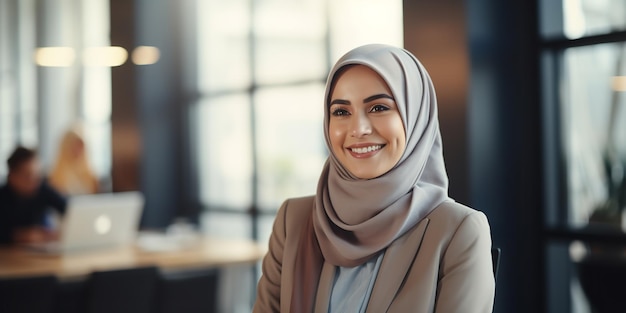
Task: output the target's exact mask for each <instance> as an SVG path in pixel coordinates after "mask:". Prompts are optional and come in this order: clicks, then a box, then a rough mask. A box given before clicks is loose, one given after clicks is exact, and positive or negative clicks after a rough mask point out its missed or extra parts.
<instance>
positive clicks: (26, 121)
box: [0, 0, 626, 313]
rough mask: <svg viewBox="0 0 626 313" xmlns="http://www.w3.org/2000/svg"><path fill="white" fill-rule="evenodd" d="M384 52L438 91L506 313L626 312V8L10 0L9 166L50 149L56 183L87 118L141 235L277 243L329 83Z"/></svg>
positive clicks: (454, 188)
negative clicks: (137, 202)
mask: <svg viewBox="0 0 626 313" xmlns="http://www.w3.org/2000/svg"><path fill="white" fill-rule="evenodd" d="M371 42H381V43H388V44H393V45H398V46H404V47H405V48H407V49H408V50H410V51H411V52H413V53H414V54H415V55H416V56H417V57H418V58H419V59H420V60H421V61H422V62H423V63H424V64H425V66H426V68H427V69H428V70H429V72H430V74H431V76H432V78H433V80H434V83H435V88H436V91H437V95H438V100H439V110H440V112H439V114H440V120H441V129H442V135H443V141H444V154H445V158H446V162H447V168H448V172H449V176H450V195H451V196H452V197H453V198H455V199H456V200H457V201H459V202H462V203H465V204H468V205H470V206H472V207H474V208H476V209H478V210H482V211H484V212H485V213H486V214H487V216H488V217H489V220H490V223H491V227H492V235H493V242H494V245H495V246H498V247H500V248H502V250H503V256H502V259H501V267H500V271H499V276H498V281H497V296H496V304H495V312H549V313H557V312H580V313H588V312H594V311H593V308H592V307H595V308H597V307H598V306H602V305H603V303H604V304H609V307H610V306H613V307H614V308H615V305H618V304H619V303H620V302H619V301H625V300H624V299H625V298H624V297H623V296H619V295H620V294H623V290H625V289H626V287H625V286H626V277H625V276H624V274H623V272H624V271H625V270H623V269H622V267H626V265H621V266H622V267H620V264H622V263H625V262H626V261H624V260H623V258H624V253H623V252H622V251H623V248H624V245H625V244H626V235H625V234H624V233H623V229H626V226H625V224H626V218H622V217H623V216H626V215H624V214H623V212H624V208H625V206H626V183H625V181H626V180H625V174H626V108H624V106H626V103H625V102H626V100H625V99H624V98H625V95H626V93H625V92H626V62H625V60H624V59H625V58H626V1H624V0H561V1H558V0H537V1H516V2H506V1H497V0H483V1H478V0H467V1H461V0H442V1H399V0H393V1H389V0H384V1H383V0H332V1H331V0H297V1H296V0H228V1H223V0H183V1H175V0H134V1H130V0H129V1H127V0H19V1H18V0H0V159H2V160H6V158H7V156H8V154H9V153H10V152H11V151H12V149H13V148H14V147H15V145H16V144H23V145H27V146H34V147H37V148H38V149H39V152H40V154H41V156H42V160H43V163H44V166H45V167H46V168H47V169H49V167H50V166H51V162H52V160H53V156H54V155H55V153H56V148H57V145H58V141H59V140H60V136H61V135H62V133H63V131H64V130H65V129H66V128H67V127H68V125H70V124H71V123H72V122H74V121H76V120H80V121H82V123H83V125H84V127H85V134H86V140H87V142H88V145H87V147H88V148H89V156H90V158H91V160H90V161H91V162H92V164H93V166H94V169H95V171H96V173H97V175H98V176H99V178H100V180H101V181H106V182H109V185H110V188H111V190H112V191H126V190H141V191H143V192H144V194H145V195H146V208H145V212H144V216H143V218H142V227H143V228H147V229H159V228H164V227H166V226H168V225H170V224H171V223H173V222H174V221H177V220H181V219H184V220H187V221H191V222H193V223H195V224H197V225H198V227H199V228H201V229H202V230H203V232H205V233H206V234H209V235H213V236H222V237H228V238H247V239H253V240H258V241H260V242H267V239H268V237H269V233H270V231H271V223H272V221H273V218H274V214H275V212H276V210H277V209H278V207H279V206H280V204H281V202H282V201H283V200H284V199H285V198H288V197H295V196H302V195H308V194H312V193H314V192H315V188H316V184H317V179H318V175H319V172H320V170H321V167H322V164H323V162H324V160H325V158H326V155H327V152H326V150H325V147H324V141H323V138H322V113H323V111H322V98H323V90H324V83H325V78H326V75H327V73H328V70H329V69H330V67H331V66H332V64H333V63H334V61H336V60H337V58H339V57H340V56H341V55H342V54H343V53H344V52H346V51H347V50H349V49H351V48H352V47H354V46H356V45H360V44H364V43H371ZM3 162H4V161H3ZM6 171H7V169H6V168H5V167H4V165H3V166H1V167H0V176H1V177H2V178H1V179H4V176H5V175H6ZM600 244H601V245H600ZM596 259H601V261H602V262H600V263H599V264H600V265H598V264H597V262H596V263H594V260H596ZM607 264H609V265H610V266H609V265H607ZM606 269H611V270H612V271H613V272H609V273H608V276H607V277H609V278H613V279H603V280H602V281H600V282H597V281H594V280H593V279H591V280H590V279H587V278H588V277H589V276H592V277H594V276H595V277H600V276H599V275H604V274H606V273H605V272H606ZM244 272H245V273H244V274H239V275H245V276H247V277H249V279H248V280H249V282H250V285H252V284H253V281H255V280H256V277H258V274H259V271H258V268H257V269H250V270H249V271H248V270H246V271H244ZM589 273H591V275H590V274H589ZM620 275H621V276H620ZM476 283H477V284H479V283H480V282H476ZM238 287H241V286H236V287H235V288H238ZM241 288H242V289H245V288H250V289H251V288H252V286H244V287H241ZM594 290H595V291H600V292H596V293H593V291H594ZM616 295H617V296H616ZM225 296H226V295H225ZM230 296H231V297H233V298H234V299H235V300H236V299H237V295H230ZM248 296H249V295H248ZM241 298H242V299H241V302H242V305H241V306H238V307H234V308H229V310H232V311H238V310H242V311H245V308H246V306H247V305H249V303H248V302H247V301H249V299H248V300H247V296H242V297H241ZM623 307H626V306H623V305H622V306H621V308H623ZM617 311H620V310H617ZM597 312H600V311H597Z"/></svg>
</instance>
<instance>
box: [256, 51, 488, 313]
mask: <svg viewBox="0 0 626 313" xmlns="http://www.w3.org/2000/svg"><path fill="white" fill-rule="evenodd" d="M325 101H326V103H325V109H324V112H325V116H324V126H325V127H324V133H325V137H326V143H327V145H328V147H329V150H330V156H329V158H328V161H327V162H326V164H325V166H324V169H323V171H322V174H321V176H320V179H319V183H318V190H317V194H316V195H315V196H313V197H306V198H299V199H289V200H287V201H285V203H284V204H283V205H282V207H281V208H280V210H279V211H278V214H277V217H276V221H275V222H274V228H273V231H272V235H271V238H270V243H269V252H268V254H267V255H266V257H265V258H264V260H263V276H262V277H261V280H260V281H259V284H258V291H257V300H256V303H255V306H254V312H298V313H300V312H437V313H441V312H463V313H472V312H491V309H492V306H493V298H494V277H493V269H492V263H491V252H490V251H491V237H490V230H489V224H488V222H487V219H486V217H485V215H484V214H482V213H481V212H478V211H475V210H473V209H471V208H468V207H466V206H463V205H461V204H458V203H456V202H454V201H453V200H452V199H450V198H448V195H447V193H448V178H447V174H446V171H445V165H444V161H443V154H442V145H441V136H440V133H439V124H438V120H437V105H436V99H435V91H434V89H433V85H432V82H431V80H430V77H429V76H428V73H427V72H426V70H425V69H424V67H423V66H422V65H421V64H420V63H419V61H418V60H417V59H416V58H415V57H414V56H413V55H412V54H410V53H409V52H408V51H405V50H403V49H399V48H395V47H390V46H386V45H366V46H362V47H358V48H356V49H354V50H352V51H350V52H348V53H347V54H346V55H344V56H343V57H342V58H341V59H340V60H339V61H338V62H337V64H336V65H335V66H334V68H333V69H332V70H331V72H330V75H329V78H328V82H327V86H326V96H325Z"/></svg>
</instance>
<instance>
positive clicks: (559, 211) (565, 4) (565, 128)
mask: <svg viewBox="0 0 626 313" xmlns="http://www.w3.org/2000/svg"><path fill="white" fill-rule="evenodd" d="M539 3H540V21H541V27H540V38H541V43H540V48H541V59H542V65H541V66H542V71H543V82H542V84H543V87H544V88H543V90H544V100H543V107H544V113H545V119H544V121H545V124H544V130H545V133H546V134H547V136H546V137H545V140H546V142H545V145H544V148H545V151H546V155H545V156H546V157H545V166H544V168H545V169H546V171H545V172H546V174H545V175H546V176H545V177H544V178H545V181H546V187H547V190H546V194H547V200H546V201H547V203H546V208H547V210H546V215H545V220H546V232H545V233H546V246H545V251H546V273H547V277H546V279H547V282H546V284H547V286H548V295H547V299H548V308H549V309H548V312H581V313H582V312H585V313H586V312H592V310H595V309H597V310H600V308H601V307H602V306H603V305H609V307H611V306H613V307H616V306H615V304H616V303H617V302H613V303H611V301H617V300H618V299H617V298H615V297H613V298H612V297H611V296H610V295H611V292H612V290H611V289H612V287H615V286H618V285H619V284H621V282H617V281H613V282H611V281H610V279H603V282H602V284H600V285H594V282H593V279H589V278H590V277H593V276H596V277H600V275H606V274H608V275H609V277H618V276H617V274H616V273H613V274H610V273H608V272H604V273H603V272H601V271H602V268H606V266H605V265H606V263H597V260H598V259H603V260H604V261H603V262H610V260H613V261H615V260H616V259H615V256H616V255H619V254H620V253H622V252H620V251H624V248H625V246H624V243H626V235H625V234H624V230H626V214H625V212H626V126H625V125H626V31H625V30H626V1H623V0H606V1H591V0H579V1H573V0H563V1H562V2H559V1H540V2H539ZM620 288H621V287H620ZM620 290H621V289H620Z"/></svg>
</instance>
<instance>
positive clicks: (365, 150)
mask: <svg viewBox="0 0 626 313" xmlns="http://www.w3.org/2000/svg"><path fill="white" fill-rule="evenodd" d="M384 146H385V145H371V146H367V147H358V148H348V150H350V151H351V152H352V153H354V154H357V155H358V154H366V153H370V152H374V151H378V150H380V149H382V148H383V147H384Z"/></svg>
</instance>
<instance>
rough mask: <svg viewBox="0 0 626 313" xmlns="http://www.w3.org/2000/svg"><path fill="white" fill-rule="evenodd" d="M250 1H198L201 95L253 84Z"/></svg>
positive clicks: (242, 87) (243, 87)
mask: <svg viewBox="0 0 626 313" xmlns="http://www.w3.org/2000/svg"><path fill="white" fill-rule="evenodd" d="M249 3H250V1H248V0H229V1H220V0H206V1H198V2H197V5H198V56H199V57H198V64H199V68H200V70H199V71H198V76H199V77H198V81H199V86H200V90H201V91H202V92H216V91H223V90H228V89H245V88H247V87H248V86H249V85H250V83H251V81H250V57H249V55H250V43H249V32H250V8H249Z"/></svg>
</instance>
